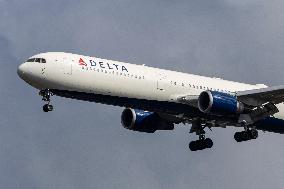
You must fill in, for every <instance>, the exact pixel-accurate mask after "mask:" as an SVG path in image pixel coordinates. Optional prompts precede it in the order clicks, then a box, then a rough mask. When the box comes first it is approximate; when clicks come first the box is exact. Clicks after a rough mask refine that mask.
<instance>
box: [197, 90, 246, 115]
mask: <svg viewBox="0 0 284 189" xmlns="http://www.w3.org/2000/svg"><path fill="white" fill-rule="evenodd" d="M198 108H199V110H200V111H201V112H204V113H213V114H219V113H220V114H241V113H242V112H243V111H244V104H243V103H241V102H239V101H238V100H237V98H236V97H235V96H232V95H230V94H227V93H222V92H217V91H203V92H202V93H201V94H200V95H199V98H198Z"/></svg>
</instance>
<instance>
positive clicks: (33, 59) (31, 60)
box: [27, 58, 35, 62]
mask: <svg viewBox="0 0 284 189" xmlns="http://www.w3.org/2000/svg"><path fill="white" fill-rule="evenodd" d="M34 61H35V58H31V59H28V60H27V62H34Z"/></svg>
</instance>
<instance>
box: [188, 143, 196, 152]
mask: <svg viewBox="0 0 284 189" xmlns="http://www.w3.org/2000/svg"><path fill="white" fill-rule="evenodd" d="M188 147H189V149H190V150H191V151H196V150H197V145H196V141H191V142H190V143H189V145H188Z"/></svg>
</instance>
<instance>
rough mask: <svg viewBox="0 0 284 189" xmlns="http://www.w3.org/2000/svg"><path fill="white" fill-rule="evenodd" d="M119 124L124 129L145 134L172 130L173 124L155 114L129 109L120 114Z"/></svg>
mask: <svg viewBox="0 0 284 189" xmlns="http://www.w3.org/2000/svg"><path fill="white" fill-rule="evenodd" d="M121 124H122V126H123V127H124V128H126V129H129V130H133V131H139V132H146V133H154V132H155V131H156V130H173V129H174V124H173V123H169V122H167V121H165V120H164V119H162V118H161V117H160V116H159V115H158V114H157V113H154V112H148V111H143V110H136V109H130V108H126V109H125V110H124V111H123V112H122V114H121Z"/></svg>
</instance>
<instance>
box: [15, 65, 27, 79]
mask: <svg viewBox="0 0 284 189" xmlns="http://www.w3.org/2000/svg"><path fill="white" fill-rule="evenodd" d="M26 67H27V65H26V63H23V64H21V65H19V67H18V69H17V73H18V76H19V77H20V78H22V79H24V77H25V73H26V71H27V70H26Z"/></svg>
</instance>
